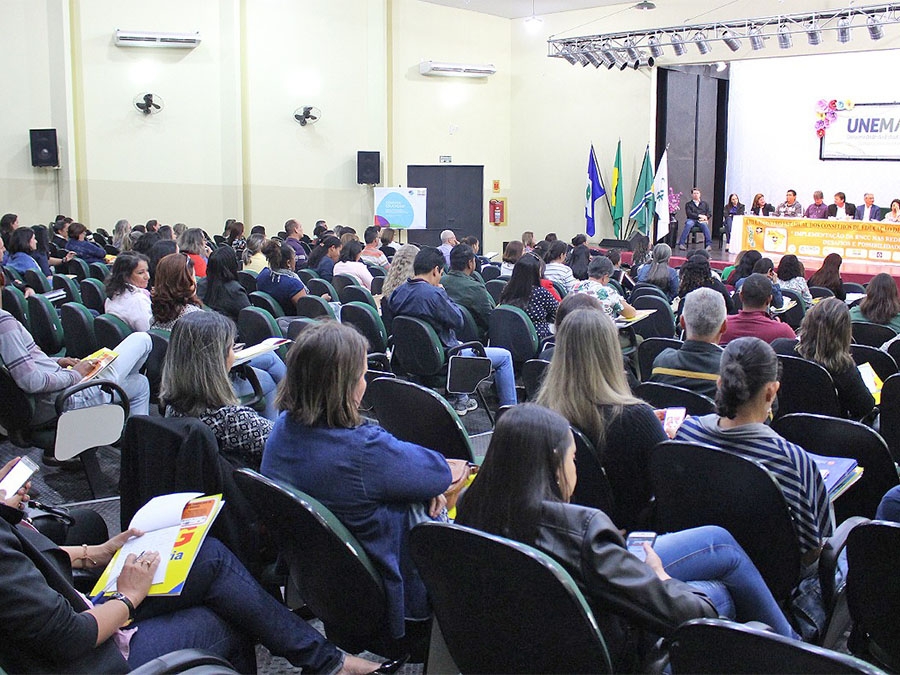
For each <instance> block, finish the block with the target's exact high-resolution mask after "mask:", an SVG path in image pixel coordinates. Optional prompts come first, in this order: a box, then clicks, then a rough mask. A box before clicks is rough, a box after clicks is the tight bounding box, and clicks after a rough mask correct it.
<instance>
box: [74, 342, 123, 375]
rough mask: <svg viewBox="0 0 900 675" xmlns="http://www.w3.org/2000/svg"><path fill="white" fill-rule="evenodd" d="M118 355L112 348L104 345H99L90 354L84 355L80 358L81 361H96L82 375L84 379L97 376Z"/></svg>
mask: <svg viewBox="0 0 900 675" xmlns="http://www.w3.org/2000/svg"><path fill="white" fill-rule="evenodd" d="M118 357H119V355H118V354H117V353H116V352H114V351H113V350H112V349H107V348H106V347H101V348H100V349H98V350H97V351H95V352H94V353H93V354H91V355H90V356H85V357H84V358H83V359H81V360H82V361H96V363H95V364H94V367H93V368H91V369H90V370H89V371H88V374H87V375H85V376H84V379H85V380H90V379H93V378H95V377H97V376H98V375H99V374H100V373H102V372H103V371H104V370H106V367H107V366H108V365H109V364H110V363H112V362H113V361H115V360H116V359H117V358H118Z"/></svg>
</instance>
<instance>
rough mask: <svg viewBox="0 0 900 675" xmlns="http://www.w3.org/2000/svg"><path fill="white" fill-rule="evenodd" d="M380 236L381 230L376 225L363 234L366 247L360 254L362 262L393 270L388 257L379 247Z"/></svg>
mask: <svg viewBox="0 0 900 675" xmlns="http://www.w3.org/2000/svg"><path fill="white" fill-rule="evenodd" d="M378 235H379V229H378V228H377V227H375V226H374V225H372V226H370V227H367V228H366V231H365V232H363V239H364V240H365V242H366V245H365V247H364V248H363V250H362V253H361V254H360V262H363V263H368V264H370V265H375V266H376V267H380V268H382V269H383V270H385V271H387V270H389V269H390V268H391V263H389V262H388V259H387V256H386V255H385V254H384V253H383V252H382V251H381V249H380V248H379V247H378V242H379V239H378Z"/></svg>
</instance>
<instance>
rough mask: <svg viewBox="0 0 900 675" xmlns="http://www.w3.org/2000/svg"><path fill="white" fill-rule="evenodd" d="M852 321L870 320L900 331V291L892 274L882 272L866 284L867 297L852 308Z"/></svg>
mask: <svg viewBox="0 0 900 675" xmlns="http://www.w3.org/2000/svg"><path fill="white" fill-rule="evenodd" d="M850 320H851V321H869V322H870V323H880V324H881V325H883V326H888V327H889V328H893V329H894V331H895V332H897V333H900V293H898V292H897V284H896V283H894V279H893V277H892V276H891V275H890V274H886V273H884V272H881V273H880V274H876V275H875V276H874V277H872V280H871V281H870V282H869V284H868V286H866V297H864V298H863V299H862V301H861V302H860V303H859V304H858V305H857V306H856V307H851V308H850Z"/></svg>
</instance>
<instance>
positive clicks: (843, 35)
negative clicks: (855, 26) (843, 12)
mask: <svg viewBox="0 0 900 675" xmlns="http://www.w3.org/2000/svg"><path fill="white" fill-rule="evenodd" d="M837 41H838V42H840V43H841V44H846V43H848V42H850V18H849V17H846V16H845V17H844V18H842V19H840V20H838V24H837Z"/></svg>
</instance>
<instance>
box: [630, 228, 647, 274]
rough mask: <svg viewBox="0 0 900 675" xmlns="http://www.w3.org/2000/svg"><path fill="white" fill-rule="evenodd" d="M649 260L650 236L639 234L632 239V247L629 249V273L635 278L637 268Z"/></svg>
mask: <svg viewBox="0 0 900 675" xmlns="http://www.w3.org/2000/svg"><path fill="white" fill-rule="evenodd" d="M648 262H650V237H647V236H646V235H640V236H638V237H637V238H636V239H635V240H634V248H633V249H632V250H631V271H630V272H629V274H630V275H631V277H632V278H633V279H635V280H636V279H637V273H638V270H639V269H640V268H641V267H642V266H643V265H645V264H647V263H648Z"/></svg>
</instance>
